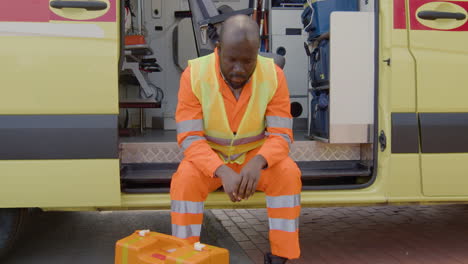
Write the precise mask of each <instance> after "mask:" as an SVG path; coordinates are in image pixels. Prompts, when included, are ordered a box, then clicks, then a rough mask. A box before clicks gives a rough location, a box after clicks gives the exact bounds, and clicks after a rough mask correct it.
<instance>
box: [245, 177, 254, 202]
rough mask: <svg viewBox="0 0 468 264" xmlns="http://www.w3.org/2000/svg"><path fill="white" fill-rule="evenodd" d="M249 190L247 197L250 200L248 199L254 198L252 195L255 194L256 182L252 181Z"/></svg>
mask: <svg viewBox="0 0 468 264" xmlns="http://www.w3.org/2000/svg"><path fill="white" fill-rule="evenodd" d="M247 189H248V190H249V192H248V196H247V199H248V198H250V196H252V195H253V194H254V192H255V180H250V182H249V185H248V187H247Z"/></svg>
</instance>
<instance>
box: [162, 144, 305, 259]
mask: <svg viewBox="0 0 468 264" xmlns="http://www.w3.org/2000/svg"><path fill="white" fill-rule="evenodd" d="M258 150H259V148H257V149H254V150H252V151H250V152H249V153H247V156H246V161H245V163H244V164H246V163H247V162H248V161H249V160H250V159H251V158H253V157H254V156H255V155H256V154H257V152H258ZM244 164H243V165H244ZM227 165H228V166H229V167H230V168H232V169H233V170H234V171H235V172H237V173H240V171H241V169H242V167H243V165H239V164H227ZM221 186H222V182H221V179H220V178H216V177H211V175H203V173H202V172H201V171H200V170H199V169H198V168H197V167H196V166H195V165H194V164H193V163H192V162H191V161H187V160H185V159H184V160H182V162H181V163H180V165H179V168H178V169H177V171H176V173H175V174H174V175H173V177H172V181H171V200H172V205H171V219H172V235H174V236H176V237H179V238H183V239H187V240H189V241H190V242H192V243H195V242H198V241H199V239H200V232H201V226H202V222H203V209H204V201H205V200H206V198H207V196H208V194H209V193H210V192H213V191H215V190H216V189H218V188H219V187H221ZM301 188H302V183H301V172H300V170H299V168H298V167H297V165H296V163H295V162H294V161H293V160H292V159H291V158H290V157H288V158H286V159H284V160H282V161H280V162H278V163H277V164H275V165H274V166H272V167H269V168H266V169H264V170H262V172H261V176H260V180H259V183H258V185H257V190H259V191H263V192H265V194H266V203H267V211H268V219H269V228H270V230H269V238H270V246H271V251H272V254H273V255H276V256H281V257H285V258H288V259H295V258H299V256H300V248H299V215H300V211H301V205H300V193H301ZM226 199H228V197H227V195H226Z"/></svg>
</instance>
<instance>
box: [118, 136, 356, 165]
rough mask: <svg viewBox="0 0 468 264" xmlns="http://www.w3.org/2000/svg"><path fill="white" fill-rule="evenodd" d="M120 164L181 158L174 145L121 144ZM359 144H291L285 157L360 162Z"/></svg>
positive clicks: (177, 148)
mask: <svg viewBox="0 0 468 264" xmlns="http://www.w3.org/2000/svg"><path fill="white" fill-rule="evenodd" d="M120 149H121V160H122V163H179V162H180V161H181V160H182V159H183V158H184V155H183V153H182V151H181V150H180V148H179V146H178V145H177V143H175V142H122V143H121V144H120ZM362 149H363V148H362V146H361V145H360V144H326V143H322V142H317V141H295V142H294V143H293V144H292V145H291V152H290V153H289V156H290V157H291V158H292V159H293V160H294V161H297V162H301V161H343V160H350V161H352V160H360V159H361V152H362Z"/></svg>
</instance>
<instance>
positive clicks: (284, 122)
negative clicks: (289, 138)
mask: <svg viewBox="0 0 468 264" xmlns="http://www.w3.org/2000/svg"><path fill="white" fill-rule="evenodd" d="M266 123H267V127H281V128H289V129H292V125H293V120H292V118H289V117H280V116H267V117H266Z"/></svg>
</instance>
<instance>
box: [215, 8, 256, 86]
mask: <svg viewBox="0 0 468 264" xmlns="http://www.w3.org/2000/svg"><path fill="white" fill-rule="evenodd" d="M217 47H218V51H219V65H220V68H221V72H222V73H223V76H224V78H225V80H226V82H227V83H228V84H229V86H230V87H231V88H234V89H241V88H242V87H244V85H245V84H246V83H247V81H248V80H249V78H250V76H252V74H253V72H254V70H255V67H256V65H257V55H258V48H259V47H260V37H259V28H258V25H257V23H255V22H254V21H253V20H252V19H251V18H250V17H248V16H245V15H236V16H232V17H230V18H229V19H228V20H226V21H225V22H224V24H223V27H222V28H221V32H220V36H219V42H218V44H217Z"/></svg>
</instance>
